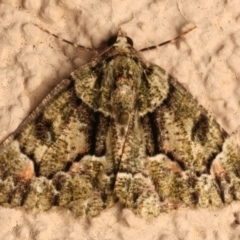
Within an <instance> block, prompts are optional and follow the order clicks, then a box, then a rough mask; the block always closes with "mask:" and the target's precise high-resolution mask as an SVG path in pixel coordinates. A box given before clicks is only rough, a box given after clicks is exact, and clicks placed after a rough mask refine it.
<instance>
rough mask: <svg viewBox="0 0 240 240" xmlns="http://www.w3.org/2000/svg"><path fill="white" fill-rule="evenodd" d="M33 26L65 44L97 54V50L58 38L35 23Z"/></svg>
mask: <svg viewBox="0 0 240 240" xmlns="http://www.w3.org/2000/svg"><path fill="white" fill-rule="evenodd" d="M33 25H34V26H36V27H38V28H39V29H41V30H42V31H43V32H46V33H48V34H50V35H52V36H53V37H55V38H57V39H59V40H61V41H63V42H65V43H67V44H70V45H72V46H74V47H76V48H81V49H84V50H86V51H89V52H95V53H96V50H95V49H92V48H88V47H84V46H82V45H79V44H76V43H73V42H71V41H68V40H66V39H64V38H61V37H59V36H57V35H56V34H53V33H51V32H49V31H48V30H47V29H44V28H42V27H40V26H39V25H37V24H35V23H33Z"/></svg>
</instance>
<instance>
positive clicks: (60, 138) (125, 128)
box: [0, 32, 240, 217]
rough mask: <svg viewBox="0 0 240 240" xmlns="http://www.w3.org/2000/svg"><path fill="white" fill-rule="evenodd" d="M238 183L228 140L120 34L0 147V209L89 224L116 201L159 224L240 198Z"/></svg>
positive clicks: (236, 158) (236, 160) (237, 164)
mask: <svg viewBox="0 0 240 240" xmlns="http://www.w3.org/2000/svg"><path fill="white" fill-rule="evenodd" d="M112 40H113V39H111V41H112ZM239 175H240V155H239V153H238V149H237V146H236V145H235V144H234V143H233V140H232V139H231V138H230V137H228V136H227V134H226V132H225V131H224V130H222V129H221V128H220V127H219V125H218V124H217V123H216V122H215V121H214V120H212V118H210V117H209V116H208V114H207V112H206V111H205V110H204V109H203V108H202V107H200V106H199V105H198V104H197V102H196V101H195V100H194V99H193V97H192V96H191V95H190V94H189V93H188V92H187V91H186V90H185V89H184V88H183V87H182V86H181V85H180V84H179V83H178V82H177V81H175V80H174V79H173V78H171V77H170V76H169V75H168V74H167V73H166V72H165V71H164V70H163V69H161V68H160V67H158V66H156V65H154V64H145V63H144V62H143V61H142V60H141V58H140V57H139V55H138V53H137V51H136V50H135V49H134V48H133V46H132V40H131V39H130V38H128V37H126V36H124V35H123V34H122V33H121V32H119V34H118V35H117V37H116V38H115V39H114V41H113V43H112V45H111V46H110V47H109V48H108V49H107V50H106V51H105V52H104V53H103V54H101V55H100V56H99V57H98V59H97V60H94V61H92V62H90V63H89V64H87V65H84V66H82V67H80V68H78V69H77V70H75V71H74V72H73V73H71V75H70V77H69V78H68V79H66V80H63V81H62V82H61V83H60V84H59V85H58V86H57V87H56V88H55V89H54V90H53V92H52V93H51V94H50V95H49V96H48V97H47V98H46V100H44V102H43V104H41V105H40V107H38V108H37V110H36V111H35V112H34V113H33V114H32V115H31V116H30V117H29V119H28V120H27V121H26V122H25V123H24V124H23V125H22V127H21V128H20V130H19V131H18V133H17V134H15V135H13V136H11V137H9V139H7V140H6V142H5V143H4V144H3V146H2V149H1V152H0V203H1V204H2V205H5V206H10V207H16V206H23V207H24V208H25V209H40V210H47V209H50V208H51V207H53V206H59V207H61V208H67V209H70V210H71V211H72V212H74V213H75V214H76V215H78V216H80V215H90V216H95V215H98V214H100V213H101V212H102V210H104V209H106V208H109V207H111V206H113V205H114V204H115V203H116V202H117V201H120V202H121V203H123V204H124V205H125V206H126V207H128V208H130V209H132V210H133V211H134V212H135V213H136V214H138V215H140V216H144V217H149V216H158V215H159V213H160V212H165V211H168V210H171V209H173V208H177V207H181V206H190V207H191V206H200V207H208V206H222V205H223V204H225V203H229V202H231V201H233V200H238V199H240V191H239V189H240V181H239Z"/></svg>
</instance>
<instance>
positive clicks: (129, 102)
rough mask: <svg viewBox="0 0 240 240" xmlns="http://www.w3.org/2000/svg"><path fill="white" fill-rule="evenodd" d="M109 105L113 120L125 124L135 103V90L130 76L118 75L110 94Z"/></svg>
mask: <svg viewBox="0 0 240 240" xmlns="http://www.w3.org/2000/svg"><path fill="white" fill-rule="evenodd" d="M111 105H112V111H113V116H114V118H115V120H116V121H117V122H118V123H119V124H121V125H125V124H127V123H128V119H129V116H130V114H131V112H132V111H133V109H134V105H135V90H134V86H133V79H132V78H124V77H119V78H118V79H117V80H116V81H115V90H114V91H113V92H112V95H111Z"/></svg>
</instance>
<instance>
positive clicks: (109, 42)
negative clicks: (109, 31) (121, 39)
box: [108, 36, 117, 46]
mask: <svg viewBox="0 0 240 240" xmlns="http://www.w3.org/2000/svg"><path fill="white" fill-rule="evenodd" d="M116 40H117V36H113V37H110V38H109V40H108V46H112V45H113V44H114V43H115V42H116Z"/></svg>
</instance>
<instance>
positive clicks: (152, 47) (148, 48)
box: [139, 26, 197, 52]
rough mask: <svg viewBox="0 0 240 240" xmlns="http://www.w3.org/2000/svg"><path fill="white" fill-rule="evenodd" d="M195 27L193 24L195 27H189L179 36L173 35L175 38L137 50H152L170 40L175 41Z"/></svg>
mask: <svg viewBox="0 0 240 240" xmlns="http://www.w3.org/2000/svg"><path fill="white" fill-rule="evenodd" d="M195 28H197V27H196V26H195V27H193V28H191V29H189V30H188V31H186V32H183V33H181V34H180V35H179V36H177V37H175V38H173V39H171V40H168V41H165V42H163V43H160V44H158V45H153V46H150V47H146V48H142V49H140V50H139V51H140V52H144V51H148V50H152V49H155V48H158V47H161V46H163V45H165V44H168V43H170V42H174V41H176V40H177V39H179V38H181V37H183V36H184V35H186V34H187V33H189V32H191V31H192V30H193V29H195Z"/></svg>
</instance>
